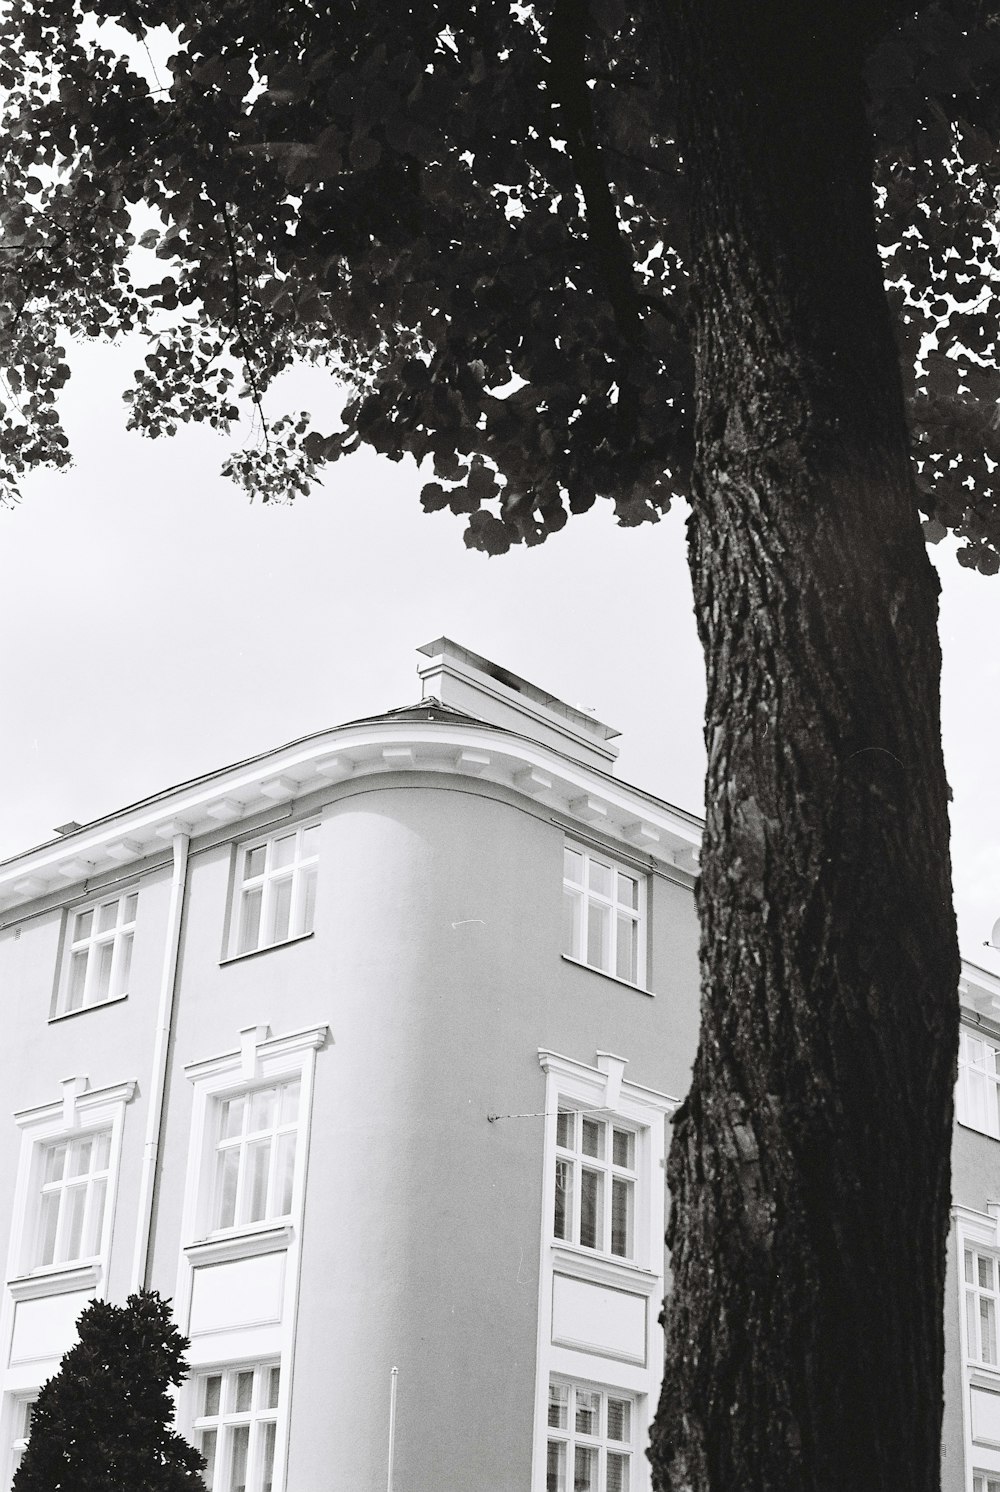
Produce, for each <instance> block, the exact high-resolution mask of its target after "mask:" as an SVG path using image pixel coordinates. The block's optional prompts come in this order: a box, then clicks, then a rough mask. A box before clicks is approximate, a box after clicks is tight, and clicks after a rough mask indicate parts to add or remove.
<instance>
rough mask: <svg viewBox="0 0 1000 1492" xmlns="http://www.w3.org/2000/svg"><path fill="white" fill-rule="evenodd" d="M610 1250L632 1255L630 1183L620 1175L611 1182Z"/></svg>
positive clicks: (624, 1255)
mask: <svg viewBox="0 0 1000 1492" xmlns="http://www.w3.org/2000/svg"><path fill="white" fill-rule="evenodd" d="M611 1252H612V1253H613V1254H616V1255H617V1256H618V1258H619V1259H630V1258H631V1257H632V1183H631V1181H625V1180H624V1179H623V1178H622V1177H620V1176H615V1177H614V1178H613V1180H612V1182H611Z"/></svg>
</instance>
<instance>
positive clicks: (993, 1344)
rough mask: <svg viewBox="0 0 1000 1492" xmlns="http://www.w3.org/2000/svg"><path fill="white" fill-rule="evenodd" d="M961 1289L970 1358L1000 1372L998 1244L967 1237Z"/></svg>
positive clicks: (973, 1363)
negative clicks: (985, 1276) (986, 1280)
mask: <svg viewBox="0 0 1000 1492" xmlns="http://www.w3.org/2000/svg"><path fill="white" fill-rule="evenodd" d="M983 1263H985V1264H986V1265H987V1267H988V1269H989V1272H990V1278H991V1283H990V1284H989V1285H984V1284H982V1283H981V1274H980V1270H981V1265H982V1264H983ZM970 1270H971V1273H972V1279H971V1280H969V1278H968V1275H969V1272H970ZM961 1290H962V1306H963V1310H964V1313H965V1349H966V1358H967V1361H968V1362H969V1363H970V1364H971V1365H972V1366H974V1367H977V1368H990V1369H992V1370H993V1371H994V1372H1000V1254H998V1252H997V1249H996V1248H995V1247H992V1248H984V1247H982V1246H981V1245H978V1244H976V1243H975V1242H973V1241H972V1240H971V1239H966V1241H965V1243H964V1245H963V1248H962V1277H961Z"/></svg>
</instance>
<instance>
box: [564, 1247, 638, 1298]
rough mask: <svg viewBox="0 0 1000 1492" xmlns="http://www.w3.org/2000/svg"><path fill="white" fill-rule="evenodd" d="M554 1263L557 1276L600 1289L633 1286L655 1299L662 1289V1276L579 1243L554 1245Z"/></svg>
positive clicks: (634, 1288) (628, 1260) (630, 1261)
mask: <svg viewBox="0 0 1000 1492" xmlns="http://www.w3.org/2000/svg"><path fill="white" fill-rule="evenodd" d="M552 1262H553V1265H554V1268H555V1270H556V1272H557V1273H561V1272H563V1271H566V1272H568V1273H570V1274H572V1275H574V1276H575V1277H576V1278H577V1279H584V1280H591V1281H592V1282H593V1283H594V1284H597V1285H612V1286H616V1285H617V1286H619V1287H620V1286H622V1285H629V1286H630V1287H631V1288H632V1289H633V1290H639V1291H641V1292H642V1294H644V1295H654V1294H655V1293H656V1291H657V1290H658V1289H661V1288H662V1283H663V1277H662V1275H659V1274H656V1273H655V1272H654V1271H653V1270H651V1269H643V1268H642V1266H641V1265H639V1264H635V1263H633V1261H632V1260H631V1259H616V1258H614V1257H613V1256H612V1255H609V1254H595V1253H593V1252H592V1251H591V1250H590V1249H585V1248H581V1247H580V1245H579V1244H577V1243H564V1242H562V1240H561V1239H556V1240H553V1242H552Z"/></svg>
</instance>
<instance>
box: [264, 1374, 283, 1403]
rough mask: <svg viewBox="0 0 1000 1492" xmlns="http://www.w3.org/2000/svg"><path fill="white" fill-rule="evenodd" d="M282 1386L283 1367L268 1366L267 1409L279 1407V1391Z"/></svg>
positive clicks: (265, 1400)
mask: <svg viewBox="0 0 1000 1492" xmlns="http://www.w3.org/2000/svg"><path fill="white" fill-rule="evenodd" d="M280 1388H281V1369H280V1368H268V1370H267V1393H266V1395H265V1398H264V1407H265V1409H277V1407H278V1392H279V1390H280Z"/></svg>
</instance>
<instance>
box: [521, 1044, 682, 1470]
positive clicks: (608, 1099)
mask: <svg viewBox="0 0 1000 1492" xmlns="http://www.w3.org/2000/svg"><path fill="white" fill-rule="evenodd" d="M538 1060H539V1065H540V1066H541V1069H542V1071H543V1072H544V1074H545V1106H544V1113H545V1131H544V1144H543V1147H542V1148H543V1155H542V1165H543V1173H542V1174H543V1183H542V1227H541V1234H542V1236H541V1256H540V1266H539V1296H538V1340H537V1349H536V1376H535V1427H534V1439H533V1457H532V1468H533V1469H532V1480H531V1487H532V1492H545V1468H546V1456H547V1445H548V1433H547V1432H548V1393H549V1380H550V1378H553V1377H554V1378H563V1379H572V1381H573V1382H574V1383H580V1384H582V1385H583V1386H585V1387H586V1386H587V1385H588V1384H589V1385H592V1386H594V1387H597V1388H600V1389H602V1390H603V1391H605V1392H608V1391H610V1392H612V1393H614V1392H616V1391H619V1392H621V1393H623V1394H627V1395H629V1396H630V1397H631V1398H632V1399H633V1400H634V1402H635V1426H634V1429H633V1439H634V1443H635V1445H636V1446H637V1447H638V1449H637V1451H636V1452H635V1453H634V1456H633V1468H632V1469H633V1478H634V1482H633V1487H632V1489H631V1492H647V1489H648V1487H649V1470H648V1465H649V1463H648V1461H647V1460H646V1457H645V1455H644V1454H643V1447H644V1446H645V1443H646V1439H647V1437H648V1433H649V1422H650V1416H651V1414H652V1413H653V1412H654V1411H655V1407H656V1400H657V1395H658V1393H659V1387H660V1380H661V1378H662V1376H663V1346H662V1334H661V1333H659V1332H658V1331H657V1330H656V1318H657V1315H658V1313H659V1310H660V1305H661V1303H662V1298H663V1287H664V1242H663V1234H664V1229H665V1225H666V1216H665V1212H666V1206H665V1194H666V1173H665V1165H666V1133H665V1120H666V1118H667V1117H668V1115H670V1114H672V1113H673V1111H674V1109H675V1108H676V1107H677V1100H676V1099H673V1098H670V1097H669V1096H668V1095H667V1094H665V1093H659V1092H657V1091H656V1090H655V1089H652V1088H646V1087H644V1086H642V1085H640V1084H638V1083H631V1082H628V1081H626V1080H625V1077H624V1072H625V1067H626V1065H627V1062H626V1059H625V1058H624V1057H617V1056H615V1055H614V1054H613V1053H611V1052H598V1053H597V1063H596V1066H591V1065H589V1064H588V1063H584V1062H579V1061H576V1060H575V1059H574V1058H572V1057H566V1056H563V1055H561V1054H560V1053H558V1052H552V1051H548V1050H540V1051H539V1053H538ZM560 1103H562V1104H563V1105H564V1106H565V1105H572V1106H574V1107H579V1108H586V1109H591V1110H593V1111H596V1112H598V1113H600V1114H601V1115H602V1117H607V1118H610V1117H612V1116H614V1117H616V1118H620V1119H622V1120H623V1121H624V1122H625V1123H626V1124H628V1125H629V1126H630V1127H631V1128H633V1129H635V1130H636V1152H637V1153H636V1172H637V1178H638V1179H637V1184H636V1200H635V1222H634V1227H635V1255H634V1258H633V1259H620V1258H618V1257H617V1256H616V1255H613V1254H608V1253H599V1252H597V1251H596V1250H594V1249H589V1248H582V1247H581V1246H580V1245H578V1244H570V1243H567V1242H564V1241H563V1240H561V1239H555V1238H554V1237H553V1228H552V1219H553V1214H554V1210H555V1158H556V1117H557V1114H558V1110H559V1106H560ZM556 1275H569V1276H571V1277H573V1278H576V1279H579V1280H589V1281H592V1282H593V1283H595V1284H601V1285H607V1286H611V1287H612V1288H618V1289H623V1290H627V1291H628V1292H629V1293H630V1294H632V1295H641V1296H643V1297H644V1298H645V1301H646V1362H645V1363H642V1364H640V1363H635V1362H629V1361H627V1360H625V1359H624V1358H617V1357H616V1358H609V1357H604V1356H601V1355H599V1354H597V1353H595V1352H593V1351H588V1350H578V1349H576V1348H572V1347H568V1346H565V1345H560V1344H557V1343H555V1342H553V1340H552V1290H553V1281H554V1278H555V1276H556Z"/></svg>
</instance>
